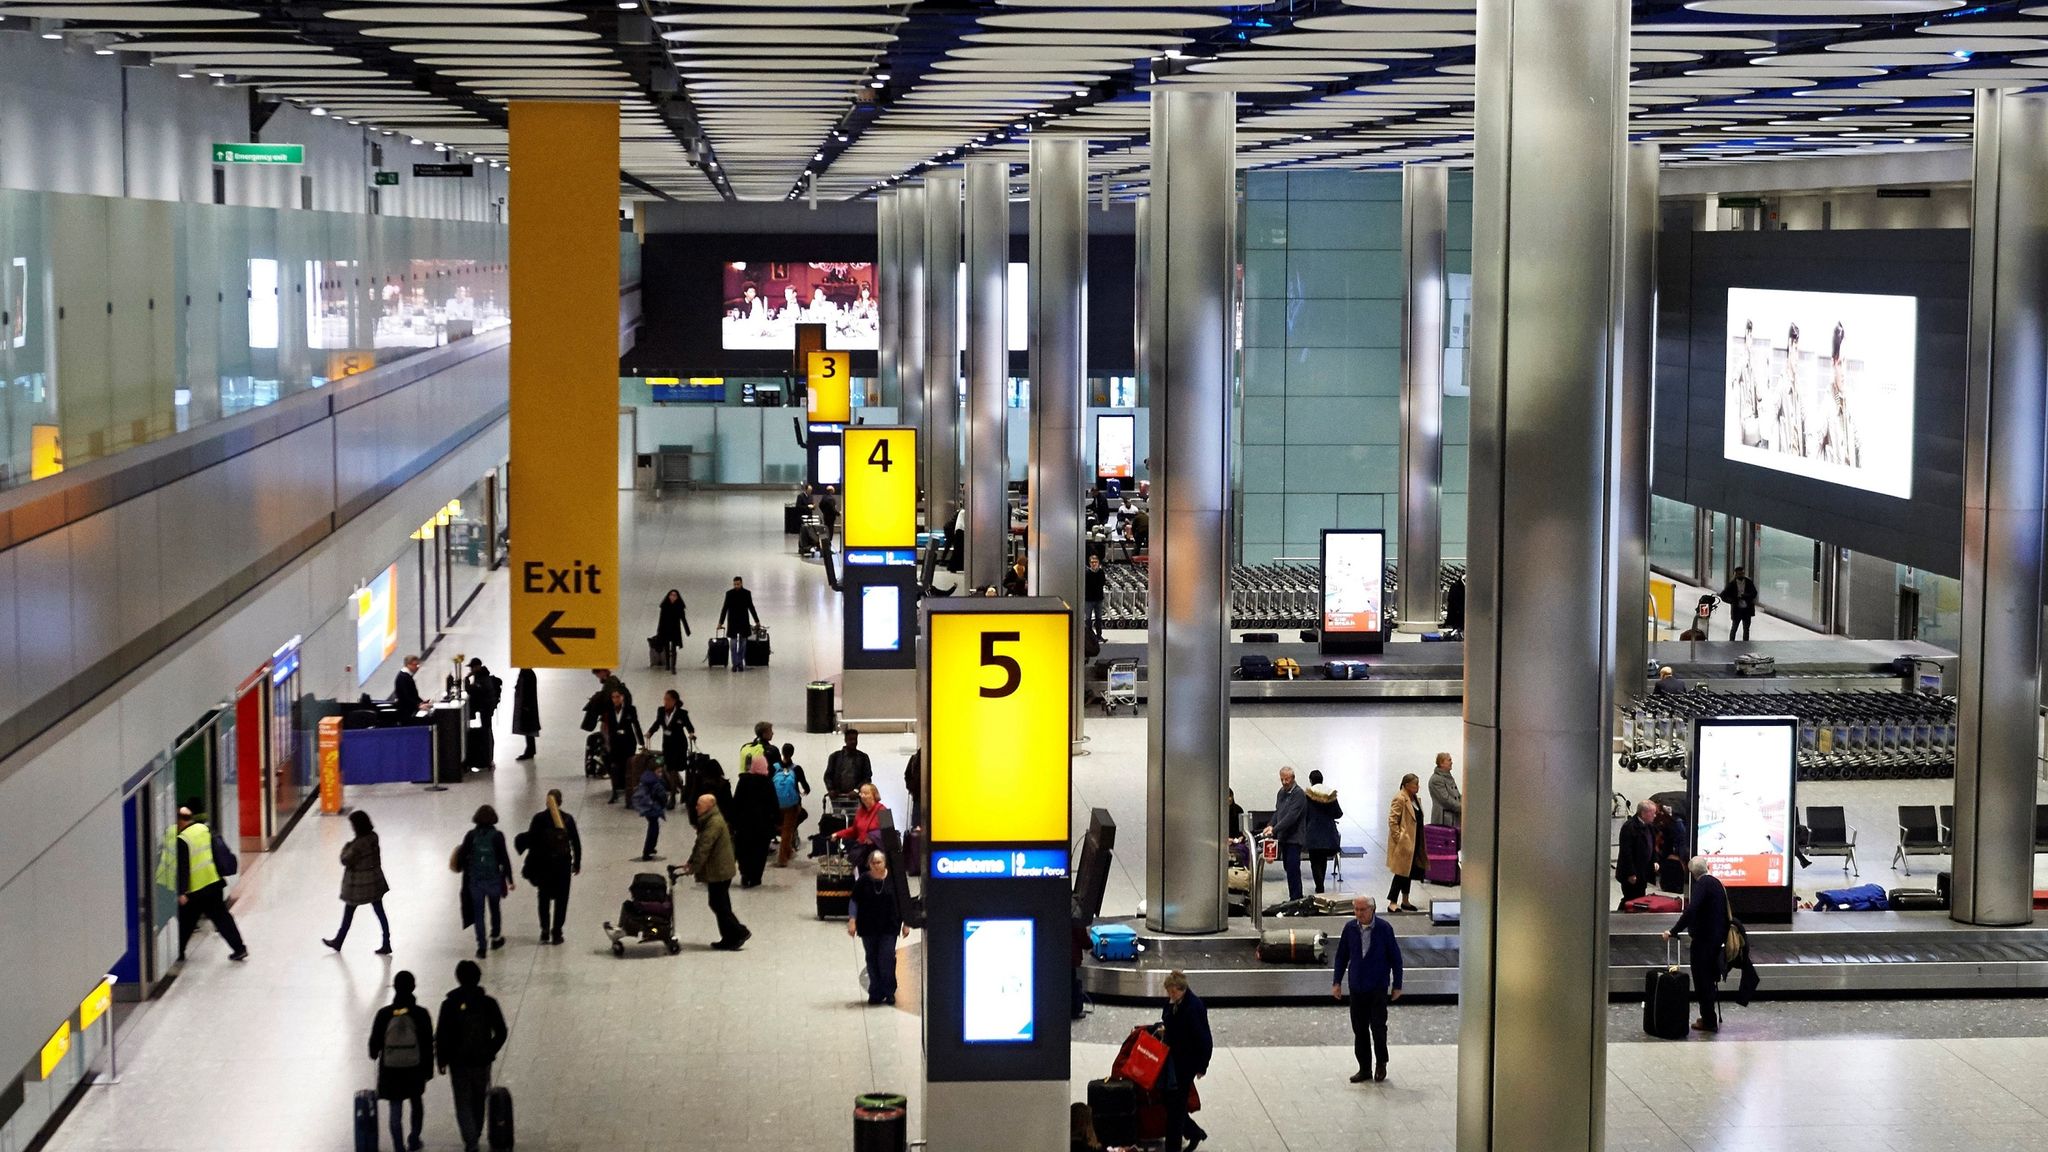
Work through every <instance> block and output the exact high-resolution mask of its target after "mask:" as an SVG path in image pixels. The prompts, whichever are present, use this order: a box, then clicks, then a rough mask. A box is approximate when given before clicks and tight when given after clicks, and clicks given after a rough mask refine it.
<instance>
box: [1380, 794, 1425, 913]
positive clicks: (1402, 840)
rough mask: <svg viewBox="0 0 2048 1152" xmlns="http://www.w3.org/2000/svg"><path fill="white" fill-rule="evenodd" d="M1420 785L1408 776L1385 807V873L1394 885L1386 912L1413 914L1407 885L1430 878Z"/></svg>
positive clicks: (1411, 898) (1389, 893) (1413, 900)
mask: <svg viewBox="0 0 2048 1152" xmlns="http://www.w3.org/2000/svg"><path fill="white" fill-rule="evenodd" d="M1421 793H1422V781H1421V780H1419V779H1417V778H1416V775H1415V773H1413V772H1410V773H1408V774H1407V775H1406V776H1403V777H1401V787H1400V788H1399V789H1397V790H1396V791H1395V792H1394V801H1393V803H1392V804H1390V805H1388V806H1387V871H1389V872H1392V873H1393V874H1394V883H1393V885H1392V886H1391V887H1389V888H1388V889H1387V911H1389V912H1413V911H1415V910H1416V909H1415V897H1414V896H1413V895H1412V894H1411V893H1410V891H1409V885H1410V884H1412V883H1413V882H1414V881H1416V880H1420V879H1422V878H1423V877H1425V876H1427V875H1428V874H1429V856H1428V854H1427V853H1426V852H1425V851H1424V850H1423V843H1422V800H1421Z"/></svg>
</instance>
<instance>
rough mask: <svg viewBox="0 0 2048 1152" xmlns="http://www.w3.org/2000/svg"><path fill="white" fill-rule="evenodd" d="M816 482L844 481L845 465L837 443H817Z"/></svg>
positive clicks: (837, 482)
mask: <svg viewBox="0 0 2048 1152" xmlns="http://www.w3.org/2000/svg"><path fill="white" fill-rule="evenodd" d="M818 483H820V484H834V485H837V484H844V483H846V466H845V464H844V462H843V457H842V455H841V446H840V445H838V444H820V445H818Z"/></svg>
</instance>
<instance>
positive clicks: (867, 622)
mask: <svg viewBox="0 0 2048 1152" xmlns="http://www.w3.org/2000/svg"><path fill="white" fill-rule="evenodd" d="M902 604H903V590H902V589H901V588H898V587H897V586H896V585H894V584H865V585H862V586H861V590H860V646H861V647H862V648H863V649H865V650H866V651H869V652H895V651H898V650H900V649H901V648H902V647H903V617H902Z"/></svg>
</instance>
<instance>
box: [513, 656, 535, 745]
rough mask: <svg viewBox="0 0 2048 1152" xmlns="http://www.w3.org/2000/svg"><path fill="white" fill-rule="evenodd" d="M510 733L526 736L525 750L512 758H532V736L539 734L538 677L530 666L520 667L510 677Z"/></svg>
mask: <svg viewBox="0 0 2048 1152" xmlns="http://www.w3.org/2000/svg"><path fill="white" fill-rule="evenodd" d="M512 734H513V735H514V736H524V737H526V751H524V752H521V753H520V754H519V755H517V756H515V757H513V760H514V761H515V762H516V761H520V760H531V759H533V755H534V752H535V751H536V750H535V748H534V746H533V738H534V737H536V736H538V735H540V678H539V677H537V676H535V675H534V674H533V669H531V668H521V669H520V670H519V674H518V675H517V676H514V677H513V678H512Z"/></svg>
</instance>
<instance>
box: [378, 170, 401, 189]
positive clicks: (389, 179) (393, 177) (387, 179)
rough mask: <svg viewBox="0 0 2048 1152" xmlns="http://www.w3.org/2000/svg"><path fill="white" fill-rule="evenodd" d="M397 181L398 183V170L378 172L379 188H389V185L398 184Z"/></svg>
mask: <svg viewBox="0 0 2048 1152" xmlns="http://www.w3.org/2000/svg"><path fill="white" fill-rule="evenodd" d="M397 183H398V173H396V172H379V173H377V186H378V187H379V188H389V187H391V186H392V185H394V184H397Z"/></svg>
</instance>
